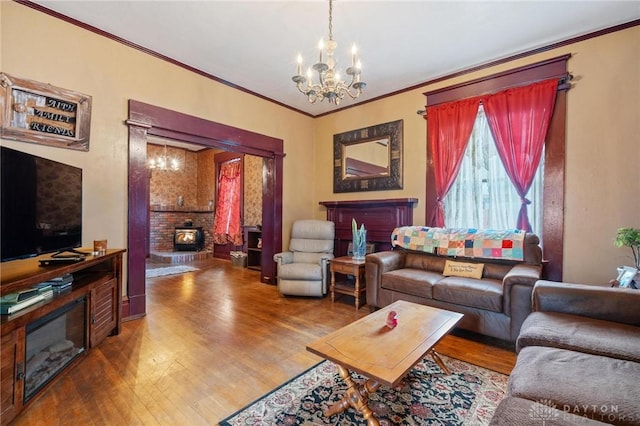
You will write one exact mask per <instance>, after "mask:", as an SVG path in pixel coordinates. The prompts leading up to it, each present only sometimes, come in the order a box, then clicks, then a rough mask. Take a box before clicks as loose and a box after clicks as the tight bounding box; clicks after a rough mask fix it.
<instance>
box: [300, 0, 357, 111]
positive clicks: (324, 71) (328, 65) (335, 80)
mask: <svg viewBox="0 0 640 426" xmlns="http://www.w3.org/2000/svg"><path fill="white" fill-rule="evenodd" d="M332 19H333V0H329V41H327V43H326V45H325V43H324V40H323V39H320V43H319V45H318V48H319V49H320V56H319V60H318V63H316V64H314V65H313V70H314V71H316V72H317V73H318V82H317V83H316V82H314V81H313V71H311V67H309V68H308V70H307V76H306V77H305V76H303V75H302V56H301V55H300V54H298V73H297V74H296V75H294V76H293V77H291V79H292V80H293V82H294V83H296V87H297V88H298V90H299V91H300V92H302V93H303V94H305V95H306V96H307V100H308V101H309V102H310V103H312V104H313V103H316V102H322V101H323V100H325V99H327V100H328V101H329V102H330V103H332V104H335V105H338V104H340V100H341V99H342V98H344V96H345V94H346V95H349V97H350V98H351V99H356V98H357V97H358V96H360V94H361V93H362V90H363V89H364V88H365V87H366V85H367V84H366V83H364V82H363V81H360V77H361V73H362V64H361V63H360V60H359V59H358V57H357V49H356V45H355V44H354V45H353V47H352V49H351V66H350V67H349V68H347V69H346V73H347V75H348V76H349V78H350V79H351V81H349V83H348V84H347V83H346V82H345V81H343V80H342V79H341V78H340V77H341V76H340V73H339V72H338V71H337V70H336V60H335V59H334V57H333V52H334V50H335V49H336V47H337V46H338V44H337V43H336V42H335V41H333V26H332ZM325 49H326V53H325V52H324V51H325ZM325 55H326V61H323V59H324V57H325ZM305 83H306V85H305Z"/></svg>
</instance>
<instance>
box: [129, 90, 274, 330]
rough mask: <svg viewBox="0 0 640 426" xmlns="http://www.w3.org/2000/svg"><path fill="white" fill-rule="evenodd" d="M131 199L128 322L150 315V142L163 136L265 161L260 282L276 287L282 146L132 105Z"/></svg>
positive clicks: (165, 111) (136, 103) (187, 117)
mask: <svg viewBox="0 0 640 426" xmlns="http://www.w3.org/2000/svg"><path fill="white" fill-rule="evenodd" d="M126 124H127V125H128V126H129V193H128V203H129V207H128V226H127V228H128V241H127V272H128V273H127V299H126V300H123V302H122V312H123V317H124V318H135V317H140V316H143V315H145V313H146V295H145V260H146V257H147V251H148V237H149V230H148V215H149V206H148V203H147V200H148V193H149V180H148V179H147V173H148V171H147V136H148V135H153V136H160V137H164V138H170V139H174V140H178V141H184V142H188V143H194V144H199V145H203V146H208V147H212V148H220V149H225V150H231V151H235V152H239V153H243V154H251V155H255V156H259V157H263V158H264V159H265V161H264V166H263V173H262V176H263V177H262V186H263V190H264V194H263V200H262V219H263V223H262V244H263V246H262V259H263V262H262V272H261V277H260V281H262V282H264V283H275V265H274V263H273V254H274V253H277V252H279V251H281V250H282V164H283V161H282V159H283V157H284V152H283V141H282V140H281V139H277V138H272V137H270V136H266V135H261V134H259V133H254V132H250V131H247V130H243V129H238V128H236V127H232V126H227V125H224V124H220V123H216V122H214V121H209V120H205V119H203V118H198V117H195V116H192V115H187V114H183V113H180V112H176V111H172V110H168V109H165V108H160V107H157V106H153V105H149V104H145V103H142V102H139V101H135V100H129V118H128V120H127V121H126Z"/></svg>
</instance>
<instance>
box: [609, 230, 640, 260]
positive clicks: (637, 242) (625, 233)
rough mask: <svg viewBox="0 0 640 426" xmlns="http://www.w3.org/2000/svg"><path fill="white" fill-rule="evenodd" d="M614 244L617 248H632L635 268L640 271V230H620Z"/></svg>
mask: <svg viewBox="0 0 640 426" xmlns="http://www.w3.org/2000/svg"><path fill="white" fill-rule="evenodd" d="M614 244H615V246H616V247H629V248H631V253H632V254H633V262H634V265H635V268H636V269H638V270H640V229H639V228H618V233H617V234H616V239H615V240H614Z"/></svg>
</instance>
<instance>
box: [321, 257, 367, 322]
mask: <svg viewBox="0 0 640 426" xmlns="http://www.w3.org/2000/svg"><path fill="white" fill-rule="evenodd" d="M329 265H330V266H329V270H330V271H331V303H333V302H335V298H336V293H340V294H347V295H349V296H353V297H354V298H355V304H356V309H359V308H360V294H362V293H364V292H365V291H366V290H367V288H366V286H365V282H364V259H362V260H356V259H354V258H352V257H351V256H342V257H336V258H335V259H331V261H330V263H329ZM336 273H338V274H343V275H353V276H354V277H355V281H354V283H353V284H352V283H350V282H349V281H347V280H343V281H339V282H336Z"/></svg>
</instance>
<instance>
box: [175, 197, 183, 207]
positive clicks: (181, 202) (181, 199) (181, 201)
mask: <svg viewBox="0 0 640 426" xmlns="http://www.w3.org/2000/svg"><path fill="white" fill-rule="evenodd" d="M177 203H178V206H180V207H182V206H184V197H183V196H182V195H178V201H177Z"/></svg>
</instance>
